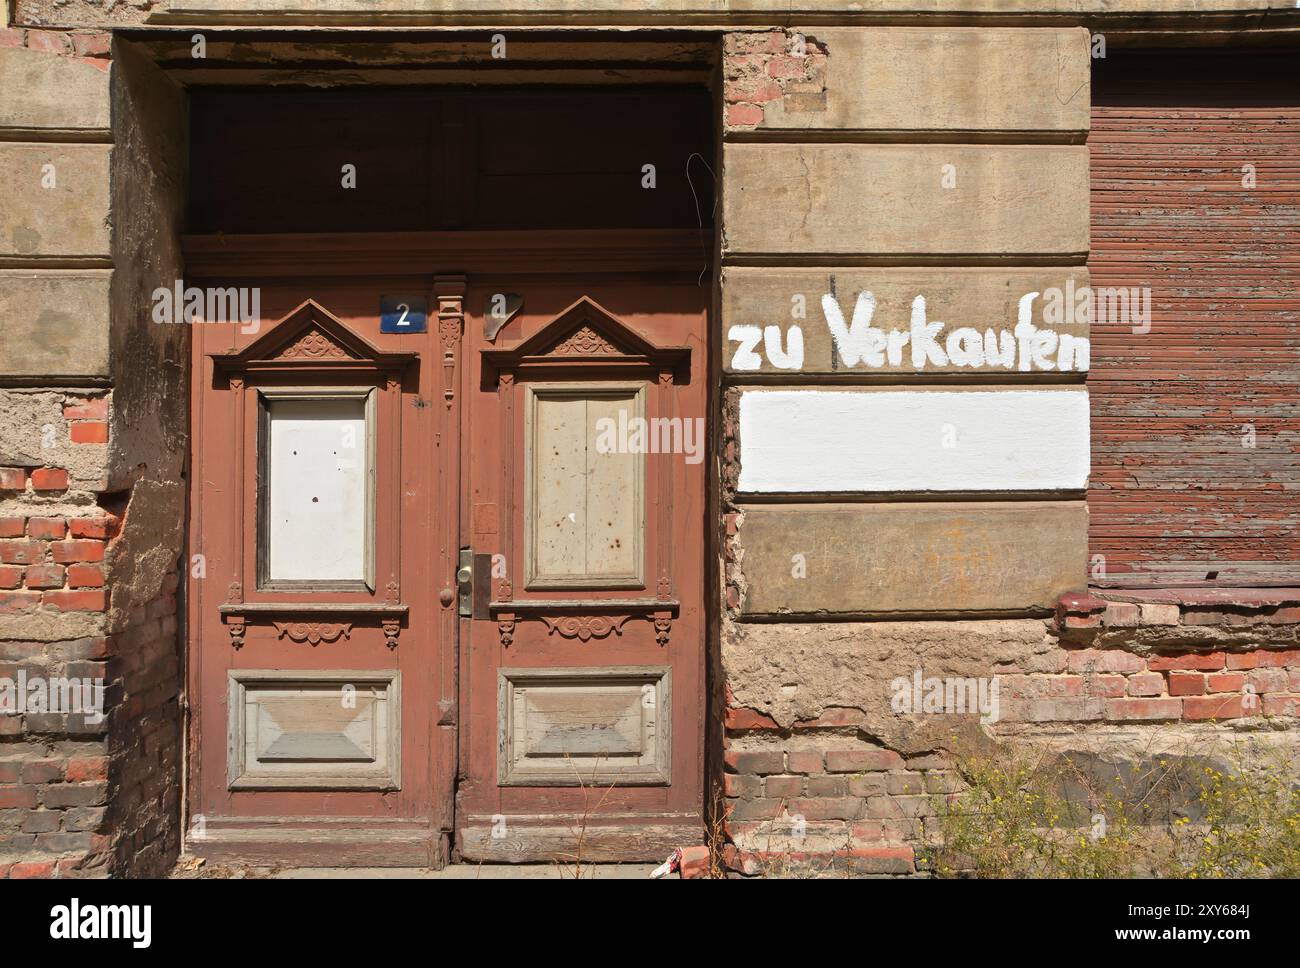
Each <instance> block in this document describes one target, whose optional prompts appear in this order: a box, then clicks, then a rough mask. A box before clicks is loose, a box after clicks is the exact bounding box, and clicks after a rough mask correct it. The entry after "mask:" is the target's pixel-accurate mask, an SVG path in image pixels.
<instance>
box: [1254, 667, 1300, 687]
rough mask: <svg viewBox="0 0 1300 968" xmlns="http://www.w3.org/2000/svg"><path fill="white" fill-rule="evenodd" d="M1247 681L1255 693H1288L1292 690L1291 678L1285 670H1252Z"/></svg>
mask: <svg viewBox="0 0 1300 968" xmlns="http://www.w3.org/2000/svg"><path fill="white" fill-rule="evenodd" d="M1246 681H1247V682H1249V683H1250V685H1251V687H1252V688H1253V689H1254V690H1255V692H1286V691H1287V690H1288V689H1290V688H1291V677H1290V676H1288V675H1287V672H1286V670H1285V669H1252V670H1251V671H1250V672H1248V673H1246Z"/></svg>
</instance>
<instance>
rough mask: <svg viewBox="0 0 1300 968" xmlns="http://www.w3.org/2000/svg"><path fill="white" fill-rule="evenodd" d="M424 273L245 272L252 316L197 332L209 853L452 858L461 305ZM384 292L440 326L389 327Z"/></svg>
mask: <svg viewBox="0 0 1300 968" xmlns="http://www.w3.org/2000/svg"><path fill="white" fill-rule="evenodd" d="M227 248H229V247H227ZM192 255H193V254H192ZM263 258H265V256H263ZM196 261H201V260H200V259H198V258H197V257H194V258H192V259H191V262H192V264H193V263H194V262H196ZM318 271H319V270H318ZM221 278H222V282H221V283H220V285H222V286H229V285H231V283H232V280H231V277H230V276H229V275H222V277H221ZM432 279H433V277H432V276H430V275H423V276H418V277H417V276H412V277H391V278H386V279H382V280H376V279H366V278H362V279H356V280H353V281H348V280H344V281H328V282H326V281H312V280H310V279H297V280H294V281H291V282H287V281H285V280H284V278H283V277H280V278H273V279H265V278H253V279H248V280H244V281H245V282H247V284H248V285H249V286H257V287H259V289H260V299H261V316H262V321H261V325H260V327H259V328H258V331H257V332H251V331H250V332H245V331H244V330H251V329H252V327H251V326H245V327H242V328H241V327H239V326H235V325H206V324H205V325H196V326H195V327H194V331H195V338H194V347H195V350H194V354H193V377H194V380H193V414H194V419H193V467H192V473H193V487H192V501H191V523H190V546H191V553H192V556H193V557H192V559H191V562H192V567H191V580H190V583H189V609H188V614H189V623H190V641H191V648H190V653H189V656H190V659H189V661H190V671H189V682H190V712H191V731H190V742H191V750H190V757H189V762H190V774H189V782H190V796H189V811H190V822H189V824H188V841H189V844H190V846H191V848H192V849H194V850H195V851H196V852H199V853H203V854H207V855H209V856H212V857H215V858H222V857H232V858H239V859H241V860H250V859H252V860H257V859H263V860H266V861H279V862H288V863H305V864H402V865H410V866H423V865H436V864H439V863H441V862H444V861H445V860H446V857H447V853H448V842H449V837H448V832H449V831H450V830H451V824H452V813H451V806H452V802H451V790H452V785H453V782H454V769H455V766H454V761H455V732H454V730H455V727H454V714H455V634H456V625H455V609H454V599H453V597H452V587H453V583H454V569H455V559H456V550H457V549H456V527H457V524H456V516H457V506H456V505H457V481H458V476H459V470H458V464H457V459H458V442H457V440H458V426H459V424H458V421H459V400H458V399H457V398H456V394H455V392H454V388H455V386H456V379H457V374H458V370H457V366H458V353H457V350H458V345H459V331H460V325H461V320H460V317H459V315H458V309H459V305H460V295H459V291H458V288H457V283H456V281H455V280H451V281H450V282H446V283H445V284H438V285H432V286H431V284H430V283H431V280H432ZM188 282H189V284H190V285H195V286H199V287H202V286H203V285H204V282H203V280H202V279H193V280H189V281H188ZM391 293H407V294H411V293H414V294H415V295H417V296H422V297H423V298H425V299H426V300H427V302H428V329H427V332H424V333H418V334H411V335H386V334H382V333H381V332H380V300H381V297H382V296H383V295H385V294H391ZM440 296H441V297H442V298H441V300H440V299H439V297H440ZM440 307H441V309H442V310H443V312H442V314H441V317H440V316H439V313H438V310H439V308H440Z"/></svg>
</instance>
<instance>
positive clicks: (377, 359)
mask: <svg viewBox="0 0 1300 968" xmlns="http://www.w3.org/2000/svg"><path fill="white" fill-rule="evenodd" d="M415 357H416V354H415V353H389V352H386V351H384V350H380V349H378V348H377V347H375V346H373V345H372V344H371V343H370V341H369V340H367V339H365V338H364V337H362V336H360V335H359V334H357V333H355V332H353V331H352V329H350V328H349V327H348V325H347V324H346V323H344V322H343V320H341V319H339V318H338V317H337V316H335V315H334V314H333V313H331V312H330V311H329V310H328V309H326V308H325V307H324V306H322V305H321V304H320V303H318V302H316V301H315V300H314V299H307V300H304V301H303V302H302V303H300V304H299V305H298V307H297V308H296V309H294V310H293V311H292V312H290V313H289V314H288V315H287V316H285V317H284V318H283V319H281V320H279V321H278V322H276V323H275V324H274V325H272V326H271V327H270V329H268V330H267V331H266V332H265V333H263V334H262V335H261V336H259V337H258V338H257V339H255V340H254V341H253V342H252V343H249V344H248V346H246V347H244V348H243V349H242V350H240V351H239V352H237V353H219V354H218V353H214V354H213V355H212V360H213V362H214V363H215V364H216V365H217V368H218V369H223V370H226V371H229V372H242V371H246V370H274V369H302V368H312V369H315V368H317V367H330V368H335V367H339V368H345V369H357V368H361V369H371V370H373V369H379V370H393V369H400V368H401V367H404V366H405V365H406V364H407V363H409V362H410V361H411V360H413V359H415Z"/></svg>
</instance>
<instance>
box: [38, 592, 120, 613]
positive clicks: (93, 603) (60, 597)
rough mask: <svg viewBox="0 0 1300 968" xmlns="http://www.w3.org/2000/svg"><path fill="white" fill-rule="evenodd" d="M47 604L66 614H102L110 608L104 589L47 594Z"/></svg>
mask: <svg viewBox="0 0 1300 968" xmlns="http://www.w3.org/2000/svg"><path fill="white" fill-rule="evenodd" d="M45 604H46V605H48V606H50V607H51V608H57V609H60V610H61V611H64V612H102V611H104V610H105V609H106V608H107V607H108V593H107V592H105V591H104V590H103V589H99V590H96V591H57V592H46V593H45Z"/></svg>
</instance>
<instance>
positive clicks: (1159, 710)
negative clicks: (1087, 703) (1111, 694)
mask: <svg viewBox="0 0 1300 968" xmlns="http://www.w3.org/2000/svg"><path fill="white" fill-rule="evenodd" d="M1184 701H1185V700H1182V699H1171V698H1168V697H1165V698H1162V699H1108V700H1106V718H1107V719H1109V720H1111V721H1113V722H1133V721H1136V720H1155V719H1178V718H1179V716H1181V715H1182V709H1183V703H1184Z"/></svg>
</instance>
